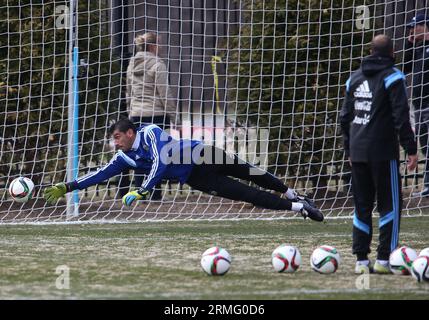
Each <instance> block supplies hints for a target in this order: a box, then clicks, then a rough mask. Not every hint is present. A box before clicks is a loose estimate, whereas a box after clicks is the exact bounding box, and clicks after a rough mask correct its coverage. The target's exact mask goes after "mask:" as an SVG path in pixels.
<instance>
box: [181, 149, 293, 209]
mask: <svg viewBox="0 0 429 320" xmlns="http://www.w3.org/2000/svg"><path fill="white" fill-rule="evenodd" d="M203 152H204V153H203V154H202V155H203V156H204V161H203V163H201V164H196V165H194V168H193V169H192V172H191V175H190V176H189V178H188V180H187V182H186V183H187V184H188V185H189V186H191V187H192V188H193V189H196V190H199V191H202V192H204V193H208V194H211V195H215V196H219V197H223V198H227V199H231V200H237V201H245V202H248V203H251V204H253V205H254V206H256V207H261V208H265V209H274V210H291V208H292V202H291V201H290V200H288V199H282V198H280V197H279V196H277V195H275V194H272V193H269V192H267V191H262V190H259V189H257V188H254V187H251V186H248V185H246V184H244V183H241V182H239V181H237V180H235V179H233V178H231V177H234V178H239V179H242V180H246V181H251V182H254V183H255V184H257V185H258V186H260V187H262V188H265V189H269V190H274V191H277V192H281V193H284V192H286V191H287V190H288V187H287V186H285V185H284V184H283V182H281V181H280V180H279V179H278V178H277V177H275V176H274V175H272V174H270V173H268V172H265V171H263V170H262V169H259V168H257V167H254V166H252V165H250V164H249V163H247V162H245V161H243V160H241V159H239V158H238V157H237V156H235V155H234V156H230V155H227V154H226V153H225V151H223V150H222V149H219V148H216V147H212V146H205V147H204V151H203ZM207 154H211V157H210V156H209V157H207ZM210 159H211V160H210ZM219 159H222V161H220V160H219ZM256 173H258V174H256Z"/></svg>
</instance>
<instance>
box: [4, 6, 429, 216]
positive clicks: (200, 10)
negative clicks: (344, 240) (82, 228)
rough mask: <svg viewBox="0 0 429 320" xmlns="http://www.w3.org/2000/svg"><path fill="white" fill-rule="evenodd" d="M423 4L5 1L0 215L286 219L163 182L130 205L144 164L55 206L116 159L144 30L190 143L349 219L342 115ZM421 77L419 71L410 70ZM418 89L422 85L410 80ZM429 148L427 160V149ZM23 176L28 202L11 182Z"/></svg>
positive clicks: (409, 202) (411, 187)
mask: <svg viewBox="0 0 429 320" xmlns="http://www.w3.org/2000/svg"><path fill="white" fill-rule="evenodd" d="M425 7H426V5H425V1H413V2H410V1H363V0H362V1H359V0H343V1H332V0H324V1H299V0H290V1H289V0H288V1H283V0H267V1H256V0H241V1H239V0H236V1H235V0H216V1H215V0H213V1H192V0H182V1H179V0H170V1H167V0H157V1H155V0H148V1H144V0H142V1H139V0H129V1H126V0H100V1H78V0H76V1H36V0H20V1H18V0H8V1H3V2H2V3H1V4H0V131H1V135H0V184H1V186H2V188H1V190H0V197H1V204H0V223H14V222H16V223H20V222H56V221H73V220H76V221H84V220H90V221H99V220H104V221H145V220H151V219H154V220H158V219H228V218H231V219H235V218H257V219H262V218H287V217H294V214H293V213H292V212H275V211H270V210H262V209H260V208H255V207H252V206H251V205H249V204H246V203H242V202H233V201H231V200H227V199H221V198H219V197H214V196H210V195H206V194H202V193H200V192H198V191H195V190H192V189H190V188H189V187H188V186H186V185H183V186H181V185H180V184H178V183H177V181H163V183H162V184H161V186H160V188H161V192H162V199H161V200H154V201H147V202H144V203H141V204H138V205H136V206H133V207H131V208H130V207H125V206H122V203H121V196H122V195H123V194H124V193H126V192H127V191H128V190H130V188H134V180H135V177H134V172H133V171H132V170H131V171H129V172H124V173H123V174H122V175H120V176H117V177H115V178H112V179H110V180H109V181H106V182H105V183H103V184H99V185H97V186H93V187H90V188H88V189H86V190H82V191H80V192H79V193H77V194H74V195H72V196H70V197H69V198H68V200H67V201H68V202H67V201H58V202H57V203H56V204H55V205H48V204H47V203H46V202H45V201H44V199H43V197H42V194H43V189H44V188H45V187H47V186H49V185H52V184H54V183H58V182H62V181H70V179H71V178H73V177H75V176H77V175H79V176H82V175H84V174H88V173H90V172H93V171H95V170H96V169H97V168H98V167H100V166H101V165H103V164H105V163H107V162H108V161H109V160H110V159H111V158H112V157H113V155H114V153H115V151H114V148H113V144H112V142H111V141H110V139H109V137H108V135H107V131H108V127H109V125H110V124H111V123H112V122H113V121H116V120H118V119H119V118H121V117H129V113H128V107H127V97H126V86H127V82H126V77H127V74H126V70H127V67H128V64H129V61H130V59H131V57H133V55H135V54H136V46H135V45H134V39H135V38H136V37H137V36H138V35H141V34H144V33H146V32H155V33H157V34H158V36H159V38H158V41H159V44H160V46H159V47H160V50H159V56H160V57H161V58H162V59H163V61H164V62H165V64H166V66H167V70H168V78H169V92H170V94H171V100H172V101H173V102H174V106H175V108H176V112H175V113H174V114H173V115H172V114H169V115H170V117H172V116H174V117H176V116H177V117H178V118H180V120H181V126H171V127H170V132H171V134H172V135H173V136H174V137H177V138H192V139H196V140H202V141H204V142H205V143H207V144H214V145H216V146H218V147H221V148H223V149H225V150H227V151H228V152H230V153H232V152H233V153H237V154H239V156H240V157H241V158H243V159H245V160H247V161H248V162H251V163H254V164H256V165H258V166H261V167H262V168H264V169H266V170H268V171H269V172H271V173H273V174H274V175H276V176H277V177H279V178H280V179H281V180H282V181H284V182H285V183H286V184H287V185H288V186H290V187H293V188H295V189H296V190H298V191H299V192H300V193H305V194H307V195H309V196H310V197H311V198H313V199H314V200H315V201H316V204H317V205H318V206H319V207H320V208H321V209H322V210H323V212H324V214H325V215H326V216H327V217H328V218H336V217H351V216H352V214H353V202H352V197H351V185H350V176H351V174H350V167H349V165H348V163H347V161H345V159H344V153H343V148H342V138H341V132H340V129H339V125H338V115H339V110H340V108H341V103H342V99H343V94H344V88H345V82H346V80H347V79H348V78H349V76H350V74H351V72H352V71H353V70H355V69H356V68H358V66H359V63H360V59H361V58H362V57H363V56H365V55H368V54H369V48H368V44H369V42H370V41H371V39H372V37H373V36H374V35H376V34H379V33H386V34H388V35H390V36H391V37H392V38H393V39H394V42H395V51H396V58H397V62H398V68H400V69H401V68H402V61H403V60H402V59H403V54H404V52H405V50H406V47H407V46H406V42H407V30H406V27H405V25H406V22H407V21H409V20H410V19H411V18H412V17H413V16H415V15H416V14H417V13H419V12H421V11H422V10H423V9H424V8H425ZM409 80H410V79H409ZM408 85H409V87H411V82H410V81H408ZM401 158H402V164H401V174H402V176H403V184H404V189H403V196H404V214H405V215H422V214H424V213H425V211H426V210H427V207H428V205H429V201H428V200H426V199H425V198H413V197H411V196H410V194H411V192H413V191H417V190H421V189H422V188H423V177H422V172H423V163H420V165H419V168H418V170H417V171H416V172H407V171H406V169H405V166H404V162H403V161H404V160H403V159H405V157H404V155H402V156H401ZM420 158H421V159H422V156H420ZM19 176H25V177H28V178H30V179H32V180H33V181H34V183H35V185H36V187H35V194H34V197H33V199H32V200H30V201H28V202H26V203H23V204H22V203H17V202H14V201H13V200H12V199H11V197H10V195H9V194H8V191H7V187H8V185H9V183H10V182H11V181H12V180H13V179H14V178H16V177H19Z"/></svg>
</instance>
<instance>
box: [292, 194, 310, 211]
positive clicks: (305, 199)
mask: <svg viewBox="0 0 429 320" xmlns="http://www.w3.org/2000/svg"><path fill="white" fill-rule="evenodd" d="M291 201H292V202H301V203H304V202H305V203H307V204H308V205H309V206H310V207H313V208H316V204H315V203H314V201H313V200H311V199H310V198H309V197H307V196H305V195H301V194H299V193H297V194H296V198H295V199H292V200H291Z"/></svg>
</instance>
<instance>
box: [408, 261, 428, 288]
mask: <svg viewBox="0 0 429 320" xmlns="http://www.w3.org/2000/svg"><path fill="white" fill-rule="evenodd" d="M411 275H412V276H413V278H414V279H416V280H417V281H418V282H422V281H429V257H428V256H420V257H417V258H416V260H414V262H413V264H412V266H411Z"/></svg>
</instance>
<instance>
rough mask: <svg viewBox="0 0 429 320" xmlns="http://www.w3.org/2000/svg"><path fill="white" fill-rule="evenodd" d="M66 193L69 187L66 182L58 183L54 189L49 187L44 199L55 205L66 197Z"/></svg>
mask: <svg viewBox="0 0 429 320" xmlns="http://www.w3.org/2000/svg"><path fill="white" fill-rule="evenodd" d="M66 193H67V186H66V184H65V183H64V182H61V183H57V184H56V185H54V186H52V187H47V188H46V189H45V192H44V194H43V197H44V198H45V200H46V202H48V203H50V204H53V203H55V202H56V201H57V200H58V199H59V198H61V197H64V195H65V194H66Z"/></svg>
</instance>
